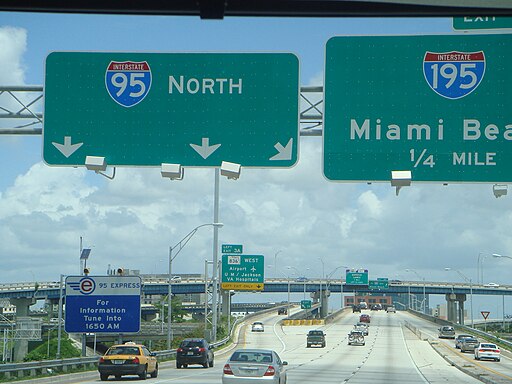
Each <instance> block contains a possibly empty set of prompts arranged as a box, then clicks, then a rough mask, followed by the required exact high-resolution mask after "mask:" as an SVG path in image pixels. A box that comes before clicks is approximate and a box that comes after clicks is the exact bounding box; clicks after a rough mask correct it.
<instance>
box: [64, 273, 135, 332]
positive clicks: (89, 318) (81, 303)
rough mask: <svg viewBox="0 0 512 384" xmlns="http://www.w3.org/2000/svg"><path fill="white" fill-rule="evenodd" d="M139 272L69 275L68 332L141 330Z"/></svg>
mask: <svg viewBox="0 0 512 384" xmlns="http://www.w3.org/2000/svg"><path fill="white" fill-rule="evenodd" d="M141 290H142V279H141V278H140V277H139V276H68V277H67V278H66V289H65V295H66V317H65V323H64V328H65V330H66V332H68V333H87V332H96V333H131V332H139V331H140V295H141Z"/></svg>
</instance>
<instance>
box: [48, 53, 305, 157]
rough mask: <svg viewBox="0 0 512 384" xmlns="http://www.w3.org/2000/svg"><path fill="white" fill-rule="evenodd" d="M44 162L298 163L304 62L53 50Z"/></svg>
mask: <svg viewBox="0 0 512 384" xmlns="http://www.w3.org/2000/svg"><path fill="white" fill-rule="evenodd" d="M44 100H45V105H44V129H43V158H44V161H45V162H46V163H47V164H49V165H56V166H83V165H84V163H85V159H86V156H98V157H104V158H105V162H106V164H107V165H112V166H161V164H162V163H171V164H181V165H182V166H198V167H218V166H220V164H221V162H222V161H229V162H234V163H238V164H241V165H242V166H244V167H291V166H293V165H294V164H295V163H296V162H297V159H298V137H299V61H298V58H297V57H296V56H295V55H293V54H291V53H97V52H54V53H51V54H50V55H49V56H48V57H47V59H46V75H45V86H44Z"/></svg>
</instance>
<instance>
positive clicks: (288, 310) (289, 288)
mask: <svg viewBox="0 0 512 384" xmlns="http://www.w3.org/2000/svg"><path fill="white" fill-rule="evenodd" d="M287 279H288V316H290V276H288V277H287Z"/></svg>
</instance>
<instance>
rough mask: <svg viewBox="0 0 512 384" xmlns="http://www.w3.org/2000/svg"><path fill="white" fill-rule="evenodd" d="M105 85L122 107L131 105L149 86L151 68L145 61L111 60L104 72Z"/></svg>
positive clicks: (142, 97) (145, 92)
mask: <svg viewBox="0 0 512 384" xmlns="http://www.w3.org/2000/svg"><path fill="white" fill-rule="evenodd" d="M105 86H106V87H107V91H108V93H109V95H110V97H112V99H113V100H114V101H115V102H116V103H118V104H119V105H122V106H123V107H127V108H130V107H133V106H134V105H137V104H139V103H140V102H141V101H142V100H144V98H145V97H146V96H147V94H148V92H149V89H150V88H151V69H150V68H149V64H148V62H147V61H139V62H135V61H111V62H110V64H109V65H108V67H107V70H106V72H105Z"/></svg>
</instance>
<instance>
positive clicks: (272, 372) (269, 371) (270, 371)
mask: <svg viewBox="0 0 512 384" xmlns="http://www.w3.org/2000/svg"><path fill="white" fill-rule="evenodd" d="M275 374H276V369H275V368H274V367H273V366H271V365H269V366H268V368H267V371H266V372H265V374H264V375H263V376H274V375H275Z"/></svg>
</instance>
